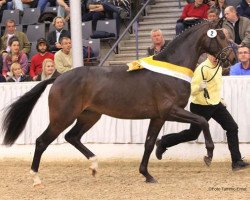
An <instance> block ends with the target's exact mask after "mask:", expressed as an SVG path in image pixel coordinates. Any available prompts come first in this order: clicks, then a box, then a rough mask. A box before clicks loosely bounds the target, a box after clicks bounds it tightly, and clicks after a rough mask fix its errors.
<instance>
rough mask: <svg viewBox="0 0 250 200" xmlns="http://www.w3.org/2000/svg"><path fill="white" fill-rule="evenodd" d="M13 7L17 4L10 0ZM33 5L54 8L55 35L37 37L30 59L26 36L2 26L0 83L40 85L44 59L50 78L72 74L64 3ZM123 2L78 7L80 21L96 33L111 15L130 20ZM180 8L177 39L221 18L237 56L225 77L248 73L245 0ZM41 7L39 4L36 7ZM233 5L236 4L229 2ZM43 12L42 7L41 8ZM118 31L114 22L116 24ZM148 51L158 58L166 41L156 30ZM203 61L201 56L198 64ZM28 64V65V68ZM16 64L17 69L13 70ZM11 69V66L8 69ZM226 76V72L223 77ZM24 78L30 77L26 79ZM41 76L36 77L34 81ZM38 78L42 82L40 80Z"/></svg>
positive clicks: (206, 0) (249, 29)
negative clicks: (101, 21)
mask: <svg viewBox="0 0 250 200" xmlns="http://www.w3.org/2000/svg"><path fill="white" fill-rule="evenodd" d="M12 2H13V3H14V5H16V2H17V0H16V1H12ZM37 2H38V4H37V5H42V2H43V3H45V2H46V4H47V3H51V5H54V4H53V3H57V4H58V16H56V17H55V18H54V19H53V22H52V24H53V26H54V30H52V31H50V32H49V33H48V34H47V37H46V39H45V38H40V39H39V40H38V41H37V45H36V49H37V54H35V55H34V56H32V57H31V58H29V52H30V48H31V45H30V42H29V41H28V38H27V36H26V35H25V33H23V32H20V31H17V30H15V26H16V24H15V21H14V20H7V21H6V30H5V33H4V34H3V35H2V37H1V45H0V46H1V51H0V52H1V54H2V56H1V57H0V67H1V68H0V70H1V71H0V72H1V74H0V75H1V77H0V81H6V80H7V81H9V80H12V81H13V80H14V81H28V80H33V81H37V80H42V79H40V78H41V76H42V74H43V69H45V68H44V66H43V62H44V61H45V60H47V59H51V60H52V61H54V63H53V66H54V68H55V72H56V73H55V75H53V76H56V75H59V74H62V73H64V72H66V71H68V70H70V69H72V53H71V39H70V32H69V31H68V30H66V28H65V25H66V21H65V17H67V16H68V15H69V12H70V7H69V1H66V0H57V2H55V1H48V0H43V1H42V0H41V1H40V0H37ZM121 2H123V3H124V2H125V3H126V2H128V1H126V0H122V1H121V0H110V1H105V0H86V1H82V3H83V5H84V6H83V11H84V12H82V13H83V16H82V18H83V20H92V23H93V29H94V30H95V27H96V22H97V20H99V19H102V18H105V17H107V16H111V15H112V17H113V18H116V19H117V21H119V19H121V18H124V17H126V16H127V15H129V11H128V10H127V8H128V7H129V6H128V5H127V6H121ZM187 2H188V3H187V4H186V5H185V6H184V7H183V11H182V14H181V16H180V18H179V19H178V20H177V24H176V35H178V34H181V32H182V31H184V30H185V29H186V28H188V27H190V26H193V25H195V24H196V23H199V22H202V20H209V21H214V20H218V19H220V18H225V19H223V28H224V33H225V34H226V37H227V38H228V39H229V40H230V41H231V44H232V46H233V47H234V50H235V52H237V56H238V61H239V62H238V63H237V64H236V65H235V66H233V67H231V69H229V70H228V72H227V73H228V74H230V75H243V74H249V72H248V70H249V48H250V21H249V17H250V16H249V15H248V9H247V8H248V7H249V6H248V7H246V4H247V5H249V4H248V3H250V0H241V1H239V2H238V3H237V4H236V5H235V4H233V3H232V2H231V1H229V0H214V1H213V0H190V1H187ZM39 3H40V4H39ZM234 3H235V1H234ZM43 9H44V8H43ZM241 14H242V15H241ZM117 27H119V22H118V24H117ZM151 39H152V46H151V47H149V48H148V49H147V52H148V55H154V54H157V53H159V52H160V51H161V50H162V49H163V48H164V47H165V46H166V45H167V43H168V41H165V39H164V36H163V32H162V31H161V30H160V29H153V30H152V31H151ZM205 59H206V55H202V56H201V58H200V61H199V63H201V62H203V61H204V60H205ZM29 60H30V63H29ZM14 63H19V66H17V65H13V64H14ZM12 65H13V67H12ZM18 67H19V68H20V69H21V70H17V71H21V72H20V73H21V74H22V76H23V77H24V78H13V76H14V74H15V73H14V69H16V68H18ZM225 74H226V73H225ZM27 76H29V77H27ZM38 77H40V78H38ZM42 77H45V75H43V76H42Z"/></svg>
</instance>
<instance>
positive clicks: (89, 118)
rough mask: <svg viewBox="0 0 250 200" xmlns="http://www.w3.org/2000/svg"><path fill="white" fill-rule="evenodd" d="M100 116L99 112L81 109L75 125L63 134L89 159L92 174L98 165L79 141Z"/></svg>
mask: <svg viewBox="0 0 250 200" xmlns="http://www.w3.org/2000/svg"><path fill="white" fill-rule="evenodd" d="M100 117H101V114H99V113H95V112H92V111H83V113H81V115H80V116H78V118H77V122H76V124H75V126H74V127H73V128H72V129H71V130H70V131H69V132H68V133H67V134H66V135H65V139H66V141H68V142H69V143H70V144H72V145H73V146H74V147H75V148H76V149H78V150H79V151H80V152H81V153H82V154H83V155H84V156H86V157H87V158H88V159H90V160H91V162H92V165H91V166H90V169H91V170H92V175H93V176H94V175H95V174H96V170H97V167H98V164H97V159H96V156H95V154H93V153H92V152H91V151H90V150H89V149H88V148H87V147H86V146H84V145H83V144H82V143H81V137H82V136H83V134H84V133H86V132H87V131H88V130H89V129H90V128H91V127H92V126H93V125H94V124H95V123H96V122H97V121H98V120H99V119H100Z"/></svg>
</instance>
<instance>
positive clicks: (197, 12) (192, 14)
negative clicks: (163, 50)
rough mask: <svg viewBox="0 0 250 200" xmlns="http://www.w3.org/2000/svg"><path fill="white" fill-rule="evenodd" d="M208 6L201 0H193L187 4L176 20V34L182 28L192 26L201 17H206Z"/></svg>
mask: <svg viewBox="0 0 250 200" xmlns="http://www.w3.org/2000/svg"><path fill="white" fill-rule="evenodd" d="M208 9H209V6H208V5H207V4H204V3H203V0H195V2H194V3H189V4H187V5H186V6H185V7H184V9H183V11H182V15H181V17H180V19H178V20H177V24H176V34H177V35H178V34H180V33H181V32H182V31H183V30H185V29H186V28H188V27H189V26H192V25H194V24H196V23H198V22H200V21H201V20H202V19H207V11H208Z"/></svg>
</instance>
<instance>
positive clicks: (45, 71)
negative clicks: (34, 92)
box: [37, 58, 61, 81]
mask: <svg viewBox="0 0 250 200" xmlns="http://www.w3.org/2000/svg"><path fill="white" fill-rule="evenodd" d="M42 65H43V67H42V73H41V74H40V75H38V77H37V81H44V80H47V79H49V78H52V77H58V76H60V75H61V74H60V73H59V72H58V71H57V70H56V68H55V63H54V61H53V60H52V59H49V58H46V59H44V61H43V63H42Z"/></svg>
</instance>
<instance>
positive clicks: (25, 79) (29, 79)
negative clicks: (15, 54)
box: [7, 75, 32, 82]
mask: <svg viewBox="0 0 250 200" xmlns="http://www.w3.org/2000/svg"><path fill="white" fill-rule="evenodd" d="M28 81H32V78H31V77H30V76H28V75H24V76H21V80H20V81H19V82H28ZM7 82H16V81H15V80H14V79H13V78H9V79H7Z"/></svg>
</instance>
